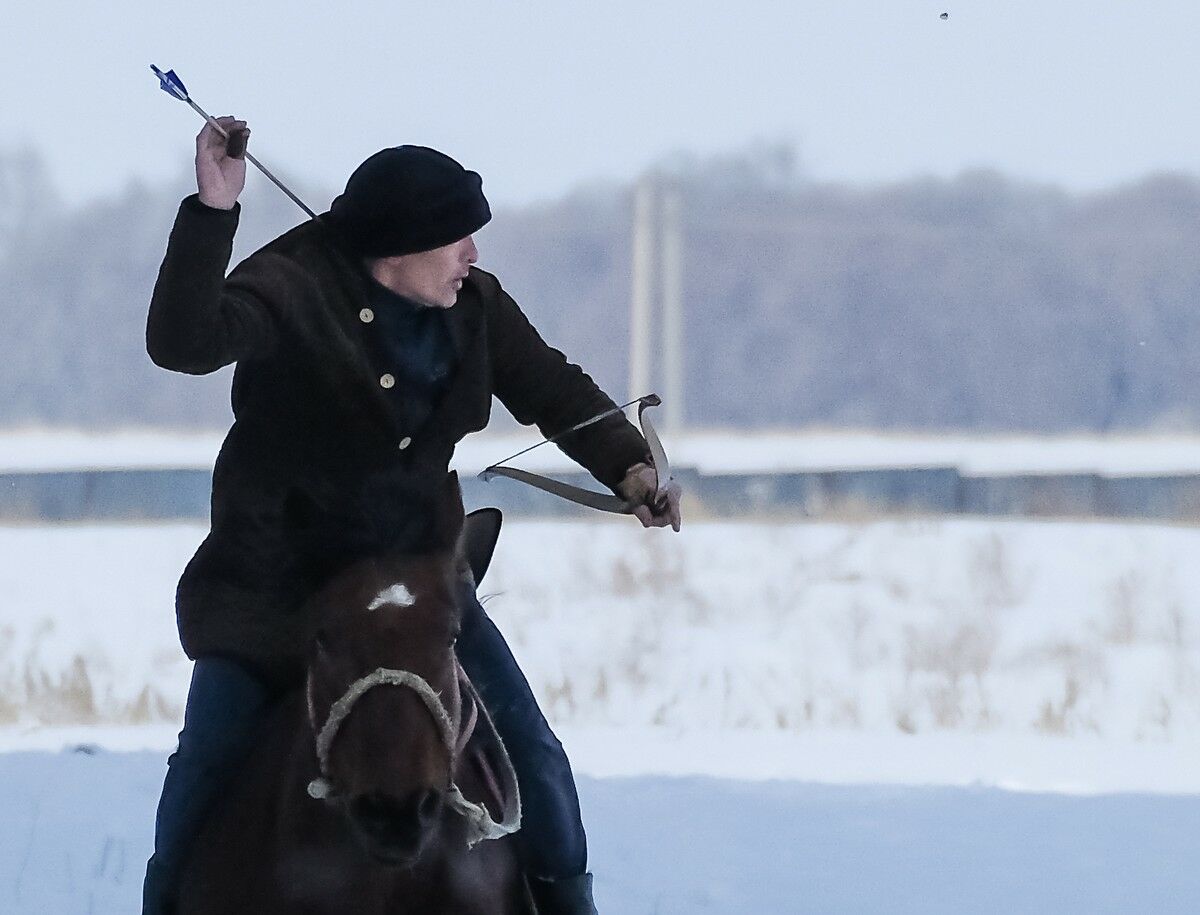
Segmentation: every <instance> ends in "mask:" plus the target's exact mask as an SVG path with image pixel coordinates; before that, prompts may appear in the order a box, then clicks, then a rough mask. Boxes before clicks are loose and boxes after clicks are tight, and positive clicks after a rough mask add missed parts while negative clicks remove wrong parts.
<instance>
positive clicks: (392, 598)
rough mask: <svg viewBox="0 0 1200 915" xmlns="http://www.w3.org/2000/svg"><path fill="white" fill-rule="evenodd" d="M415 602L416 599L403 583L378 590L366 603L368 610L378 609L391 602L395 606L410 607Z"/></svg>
mask: <svg viewBox="0 0 1200 915" xmlns="http://www.w3.org/2000/svg"><path fill="white" fill-rule="evenodd" d="M416 602H417V599H416V598H415V597H413V596H412V592H411V591H409V590H408V588H406V587H404V585H392V586H391V587H390V588H386V589H384V590H383V591H380V592H379V594H378V595H376V597H375V599H374V600H373V601H371V603H370V604H368V605H367V609H368V610H378V609H379V608H380V607H382V606H385V605H386V604H392V605H394V606H396V607H411V606H412V605H413V604H415V603H416Z"/></svg>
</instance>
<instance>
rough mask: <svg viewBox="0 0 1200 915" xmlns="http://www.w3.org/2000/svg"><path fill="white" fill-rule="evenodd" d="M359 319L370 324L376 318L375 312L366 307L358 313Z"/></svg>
mask: <svg viewBox="0 0 1200 915" xmlns="http://www.w3.org/2000/svg"><path fill="white" fill-rule="evenodd" d="M358 320H360V321H362V322H363V324H370V323H371V322H372V321H374V320H375V312H373V311H371V309H369V308H364V309H363V310H362V311H360V312H359V313H358Z"/></svg>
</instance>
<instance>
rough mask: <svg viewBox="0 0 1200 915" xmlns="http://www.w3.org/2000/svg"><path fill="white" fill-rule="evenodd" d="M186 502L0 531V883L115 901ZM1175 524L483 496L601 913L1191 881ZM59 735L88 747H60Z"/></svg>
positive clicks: (1193, 748) (806, 905)
mask: <svg viewBox="0 0 1200 915" xmlns="http://www.w3.org/2000/svg"><path fill="white" fill-rule="evenodd" d="M203 534H204V530H203V529H202V528H201V527H198V526H195V525H155V526H58V527H38V526H30V527H7V528H0V556H2V557H3V560H2V561H0V594H2V595H3V603H2V604H0V749H3V750H7V751H10V752H8V753H3V754H0V812H2V814H3V816H4V817H5V820H6V822H7V824H8V828H6V829H5V830H3V831H2V832H0V912H9V911H13V912H89V911H91V912H126V911H130V910H132V907H133V901H132V900H135V899H136V890H137V883H138V881H140V868H141V866H142V863H143V861H144V858H145V856H146V854H147V852H148V848H149V842H150V826H151V821H152V811H153V806H154V803H155V799H156V796H157V790H158V787H159V784H160V780H161V775H162V770H163V761H164V758H165V754H166V752H167V751H168V750H169V748H170V746H171V744H172V742H173V734H174V731H175V729H176V728H177V721H178V718H179V715H180V711H181V707H182V703H183V699H184V696H185V693H186V686H187V677H188V672H189V667H188V664H187V663H186V661H185V659H183V658H182V656H181V654H180V652H179V648H178V643H177V640H176V636H175V632H174V622H173V617H172V612H171V606H172V595H173V592H174V586H175V581H176V578H177V576H178V573H179V570H180V569H181V568H182V566H183V564H184V562H185V561H186V560H187V558H188V557H189V556H190V555H191V552H192V551H193V550H194V548H195V546H196V545H197V543H198V542H199V540H200V539H201V537H202V536H203ZM1198 551H1200V530H1196V529H1192V528H1187V527H1156V526H1149V525H1118V524H1099V523H1087V524H1085V523H1066V522H1063V523H1047V522H1042V523H1031V522H1016V521H1010V522H1003V521H1001V522H997V521H981V520H944V519H943V520H907V521H878V522H871V523H859V524H848V523H840V524H832V523H749V522H747V523H699V524H688V525H687V526H685V528H684V532H683V534H681V535H673V534H670V533H665V532H662V531H655V532H644V531H642V530H640V529H639V528H638V527H637V526H636V525H633V524H630V523H628V522H626V523H620V521H615V522H608V521H599V522H595V523H586V524H585V523H578V522H532V521H522V522H514V523H511V524H510V525H508V526H507V527H506V530H505V533H504V534H503V536H502V538H501V545H500V548H499V550H498V553H497V557H496V560H495V563H494V566H493V570H492V572H491V573H489V575H488V578H487V579H486V580H485V582H484V586H483V588H482V590H483V592H484V593H485V594H491V595H493V597H492V598H491V599H490V600H489V601H488V602H487V607H488V610H489V613H491V614H492V616H493V617H494V618H495V619H496V620H497V622H498V623H499V624H500V626H501V628H502V629H503V630H504V632H505V633H506V635H507V636H508V637H509V639H510V642H511V643H512V645H513V648H514V650H515V652H516V654H517V656H518V658H519V659H520V660H521V661H522V664H523V665H524V667H525V669H526V671H527V673H528V675H529V678H530V681H531V683H532V684H533V686H534V689H535V691H536V692H537V693H538V695H539V697H540V698H541V700H542V702H543V704H544V707H545V708H546V710H547V712H548V715H549V717H550V718H551V719H552V721H553V722H554V724H555V726H556V728H557V729H558V730H559V732H560V734H561V735H562V736H563V738H564V743H565V744H566V745H567V748H568V751H569V752H570V754H571V756H572V760H573V762H574V763H575V766H576V769H577V771H579V772H580V773H581V774H582V775H583V776H584V779H583V783H582V788H581V790H582V792H583V796H584V803H585V806H586V813H587V818H588V823H589V826H590V828H591V832H592V837H593V859H594V865H595V868H596V870H597V872H598V875H599V876H598V879H599V884H598V893H599V895H600V900H601V902H607V906H606V910H607V911H608V912H618V913H624V912H630V913H642V912H645V913H655V912H657V913H676V912H704V913H708V912H721V913H742V912H839V911H846V912H858V911H862V912H868V911H903V912H943V911H944V912H962V911H995V912H1035V911H1044V912H1080V913H1082V912H1110V911H1111V912H1134V911H1136V912H1142V911H1154V912H1190V911H1197V910H1200V886H1198V883H1197V881H1198V879H1200V878H1198V877H1197V871H1196V869H1195V866H1194V862H1195V860H1197V855H1198V853H1200V566H1198V565H1197V564H1196V563H1195V562H1194V561H1193V559H1194V557H1195V556H1196V555H1197V554H1198ZM77 745H84V746H85V747H86V748H87V749H88V750H89V751H95V752H69V751H68V752H61V751H62V748H63V747H73V746H77Z"/></svg>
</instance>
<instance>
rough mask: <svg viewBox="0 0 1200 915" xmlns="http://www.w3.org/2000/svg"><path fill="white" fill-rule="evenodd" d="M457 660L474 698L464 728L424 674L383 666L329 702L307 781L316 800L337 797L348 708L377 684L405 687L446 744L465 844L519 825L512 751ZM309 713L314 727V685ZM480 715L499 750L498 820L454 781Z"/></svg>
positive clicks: (452, 801)
mask: <svg viewBox="0 0 1200 915" xmlns="http://www.w3.org/2000/svg"><path fill="white" fill-rule="evenodd" d="M454 663H455V674H456V676H457V678H458V683H459V688H460V690H462V692H463V693H465V694H466V695H467V696H469V697H470V699H471V709H470V712H469V714H468V715H467V716H466V717H467V720H466V725H465V727H463V728H462V729H461V733H459V734H456V733H455V728H454V724H453V722H452V720H451V718H450V713H449V712H448V711H446V706H445V704H444V703H443V702H442V699H441V696H440V694H438V693H437V692H436V691H435V690H434V689H433V687H432V686H430V685H429V683H428V682H427V681H426V680H425V679H424V678H423V677H420V676H418V675H417V674H414V673H412V672H410V671H407V670H392V669H389V668H386V667H380V668H378V669H376V670H375V671H374V672H373V673H370V674H368V675H367V676H365V677H361V678H359V679H358V680H355V681H354V682H353V683H351V684H350V687H349V688H348V689H347V690H346V692H345V693H344V694H343V695H342V697H341V698H340V699H338V700H337V701H336V702H334V703H333V705H332V706H330V709H329V715H328V717H326V719H325V723H324V724H323V725H322V726H321V729H320V730H319V731H317V737H316V751H317V766H318V771H319V772H320V773H321V774H320V776H319V777H317V778H314V779H313V780H312V781H311V782H309V783H308V794H309V796H310V797H312V798H315V799H317V800H325V799H327V798H331V797H335V796H336V794H337V792H336V791H335V789H334V787H333V783H332V781H331V777H330V765H329V757H330V753H331V752H332V749H333V741H334V739H335V738H336V737H337V735H338V732H339V731H340V730H341V727H342V725H343V724H344V723H345V721H346V718H347V717H349V715H350V712H351V711H352V710H353V708H354V704H355V703H356V702H358V700H359V699H361V698H362V697H363V696H365V695H366V694H367V693H368V692H369V691H370V690H372V689H374V688H375V687H377V686H405V687H408V688H409V689H411V690H412V691H413V692H415V693H416V694H417V695H418V696H420V697H421V701H422V702H424V703H425V707H426V708H428V709H429V713H430V714H431V715H432V716H433V720H434V723H435V724H436V725H437V729H438V733H439V734H440V736H441V738H442V743H443V745H444V746H445V747H446V750H447V751H448V752H449V756H450V772H451V781H450V786H449V788H448V789H447V791H446V803H447V804H448V805H449V807H450V809H451V810H453V811H454V812H455V813H457V814H459V815H460V816H462V817H464V818H465V819H466V821H467V847H468V848H470V847H472V846H474V845H476V844H477V843H479V842H481V841H483V840H486V839H499V838H501V837H502V836H506V835H509V834H510V833H514V832H516V831H517V830H518V829H520V828H521V795H520V792H519V790H518V788H517V774H516V770H515V769H514V767H513V764H512V759H511V758H510V757H509V755H508V749H507V748H506V747H505V746H504V741H503V740H501V739H500V735H499V734H498V733H496V728H495V725H494V724H493V723H492V719H491V716H490V715H489V714H488V711H487V708H486V707H485V706H484V705H483V701H482V700H481V699H480V698H479V693H478V692H476V690H475V687H474V685H473V684H472V683H471V681H470V679H469V678H468V677H467V675H466V672H465V671H464V670H463V669H462V665H461V664H460V663H459V662H458V660H457V658H456V659H455V662H454ZM460 711H461V699H460ZM309 717H310V719H312V722H313V726H314V727H316V716H315V710H314V709H313V705H312V692H311V690H310V691H309ZM480 719H482V721H483V722H484V724H485V725H486V726H487V728H488V730H489V731H490V732H491V734H492V736H493V738H494V739H495V742H496V744H497V746H498V747H499V749H500V772H499V775H500V782H501V784H500V789H501V795H502V797H503V799H504V801H503V803H504V812H503V814H502V817H501V821H500V822H499V823H497V822H496V821H495V820H494V819H493V818H492V815H491V814H490V813H489V812H488V809H487V807H486V806H484V805H483V804H482V803H479V804H476V803H474V802H472V801H469V800H467V799H466V797H464V796H463V793H462V791H460V790H459V788H458V785H457V784H456V783H455V782H454V780H453V773H454V769H455V765H456V763H457V761H458V758H459V755H460V754H461V753H462V751H463V749H464V748H465V747H466V745H467V742H468V741H469V740H470V739H471V735H472V734H473V733H474V730H475V727H476V722H477V721H478V720H480Z"/></svg>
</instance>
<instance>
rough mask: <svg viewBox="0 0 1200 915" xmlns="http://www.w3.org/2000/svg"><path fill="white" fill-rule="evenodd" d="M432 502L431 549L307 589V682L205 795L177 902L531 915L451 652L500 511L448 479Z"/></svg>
mask: <svg viewBox="0 0 1200 915" xmlns="http://www.w3.org/2000/svg"><path fill="white" fill-rule="evenodd" d="M442 501H443V507H442V511H441V512H439V518H440V519H441V520H440V521H439V522H438V524H439V531H440V533H439V534H438V535H437V536H435V537H434V540H435V544H434V546H435V548H434V549H433V550H432V551H431V552H427V553H423V554H421V555H412V554H411V553H392V554H390V555H389V554H384V555H380V556H377V557H372V558H370V559H366V560H362V561H360V562H357V563H355V564H354V565H352V566H350V567H348V568H347V569H345V570H344V571H343V572H341V573H339V574H338V575H336V576H335V577H334V578H333V579H332V580H331V581H330V582H329V583H328V584H327V585H326V586H324V587H323V588H322V589H321V590H320V592H319V593H318V594H317V595H315V596H314V598H313V599H312V601H311V602H310V604H311V606H310V607H309V608H308V609H309V610H310V611H312V612H313V613H314V619H319V620H320V621H321V622H320V628H319V630H318V631H317V633H316V635H315V639H314V644H313V647H312V650H311V653H310V660H309V662H308V670H307V679H306V684H305V687H304V688H303V689H298V690H296V691H295V692H294V693H293V694H290V695H288V696H287V697H286V698H285V699H283V700H282V701H281V703H280V704H279V706H278V708H277V709H276V710H275V713H274V715H273V719H272V720H271V722H270V723H269V724H268V725H267V726H266V727H265V729H264V732H263V735H262V739H261V741H260V742H259V744H258V746H257V747H256V749H255V750H254V751H252V753H251V755H250V757H249V758H248V759H247V761H246V763H245V765H244V767H243V769H242V771H241V772H240V774H239V775H238V776H235V778H234V783H233V784H232V785H230V786H229V788H228V789H227V790H226V792H225V793H224V794H223V796H222V797H221V798H220V799H219V800H218V802H217V803H216V804H214V809H213V810H212V812H211V813H210V815H209V816H208V818H207V820H206V822H205V824H204V825H203V826H202V828H201V830H200V833H199V835H198V836H197V839H196V841H195V844H194V846H193V848H192V851H191V854H190V855H189V858H188V862H187V863H186V865H185V867H184V872H183V874H182V877H181V880H180V897H179V904H178V912H179V915H218V913H220V915H224V913H240V915H245V913H255V915H274V913H279V915H283V913H288V915H298V913H311V915H324V913H334V912H337V913H347V912H353V913H356V915H374V913H380V915H383V913H388V915H404V913H417V912H419V913H423V915H439V913H446V915H449V913H455V915H536V913H535V909H534V906H533V903H532V900H531V897H530V895H529V890H528V887H527V884H526V881H525V877H524V874H523V871H522V868H521V865H520V862H519V859H518V853H517V850H516V848H515V847H514V838H515V837H514V833H515V831H516V829H517V828H518V827H519V821H520V798H519V793H518V791H517V785H516V776H515V773H514V772H513V770H512V765H511V763H510V762H509V760H508V757H507V754H506V753H505V751H504V747H503V742H502V741H501V740H500V738H499V736H498V735H497V734H496V733H495V731H494V728H493V727H492V725H491V720H490V717H489V716H488V713H487V710H486V709H485V708H484V706H483V703H482V702H481V701H480V699H479V696H478V694H477V693H476V692H475V690H474V687H473V686H472V685H471V683H470V680H469V679H468V678H467V676H466V674H465V673H464V672H463V670H462V667H461V665H460V664H459V663H458V660H457V658H456V657H455V653H454V639H455V636H456V633H457V631H458V628H459V625H460V622H459V621H460V618H461V611H460V609H459V606H458V597H457V595H459V594H461V593H462V592H461V590H460V589H461V588H463V587H471V588H473V587H474V586H475V582H478V581H480V580H481V579H482V577H483V574H484V572H485V571H486V569H487V566H488V563H489V562H490V560H491V556H492V552H493V550H494V548H495V543H496V539H497V537H498V536H499V529H500V522H501V518H500V512H499V511H498V510H496V509H483V510H481V511H478V512H473V513H472V514H471V516H470V517H467V518H465V519H464V516H463V506H462V497H461V494H460V492H459V488H458V481H457V477H456V476H454V475H453V474H452V475H451V478H450V481H449V482H448V484H447V489H446V493H445V494H444V499H443V500H442ZM465 576H469V580H466V581H465V584H464V583H463V582H464V577H465Z"/></svg>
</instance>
